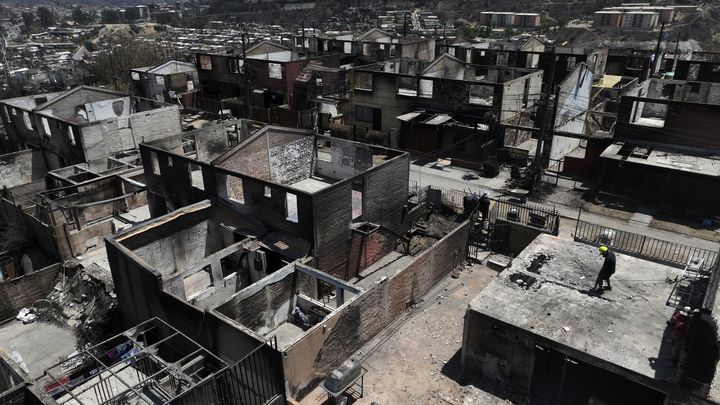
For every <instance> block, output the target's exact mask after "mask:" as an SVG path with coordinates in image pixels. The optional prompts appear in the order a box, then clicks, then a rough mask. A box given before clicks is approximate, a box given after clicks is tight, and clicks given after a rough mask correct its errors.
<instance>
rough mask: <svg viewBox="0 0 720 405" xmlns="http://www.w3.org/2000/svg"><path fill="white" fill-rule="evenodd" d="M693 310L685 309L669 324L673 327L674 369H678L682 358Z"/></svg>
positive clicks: (674, 315) (672, 360)
mask: <svg viewBox="0 0 720 405" xmlns="http://www.w3.org/2000/svg"><path fill="white" fill-rule="evenodd" d="M691 313H692V308H690V307H685V308H683V309H682V310H681V311H678V312H676V313H674V314H673V316H672V318H670V320H669V321H668V322H667V324H668V325H670V326H671V327H672V345H673V351H672V358H671V359H670V364H671V365H672V366H673V367H677V366H678V364H679V363H680V356H681V354H682V351H683V346H685V340H686V338H687V334H688V326H689V322H690V314H691Z"/></svg>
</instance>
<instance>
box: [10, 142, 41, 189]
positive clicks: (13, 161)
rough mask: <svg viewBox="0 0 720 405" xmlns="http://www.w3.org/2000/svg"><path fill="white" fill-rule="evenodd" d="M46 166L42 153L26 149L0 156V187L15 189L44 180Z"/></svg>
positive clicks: (37, 150)
mask: <svg viewBox="0 0 720 405" xmlns="http://www.w3.org/2000/svg"><path fill="white" fill-rule="evenodd" d="M46 171H47V165H46V164H45V157H44V155H43V152H42V151H41V150H39V149H26V150H23V151H20V152H15V153H8V154H5V155H1V156H0V187H8V188H11V187H15V186H19V185H21V184H26V183H30V182H32V181H35V180H40V179H44V178H45V172H46Z"/></svg>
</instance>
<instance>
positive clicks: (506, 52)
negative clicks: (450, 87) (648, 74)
mask: <svg viewBox="0 0 720 405" xmlns="http://www.w3.org/2000/svg"><path fill="white" fill-rule="evenodd" d="M437 48H438V51H437V52H438V53H439V54H442V53H444V52H446V53H449V54H450V55H452V56H455V57H457V58H458V59H460V60H463V61H465V63H468V64H472V65H481V66H496V67H515V68H526V69H540V70H542V71H543V80H544V83H545V82H547V81H549V80H552V81H553V82H552V83H551V84H550V85H551V86H552V88H555V86H557V85H559V84H560V83H561V82H562V81H563V80H565V78H566V77H567V75H569V74H570V73H571V72H572V71H573V70H574V69H575V66H576V65H578V64H580V63H584V64H586V65H587V66H588V67H589V68H590V70H591V71H592V72H593V74H594V75H595V78H599V77H600V76H602V75H603V73H604V72H605V69H606V68H605V64H606V62H607V59H608V50H607V48H600V49H585V48H578V47H560V46H555V47H553V48H550V47H548V45H546V44H545V43H544V42H543V41H541V40H540V39H538V38H537V37H531V38H529V39H528V40H527V41H525V42H523V43H522V44H518V45H515V46H512V45H505V44H503V45H500V46H498V45H495V46H493V47H490V46H488V44H483V43H476V42H474V41H471V40H469V39H467V38H464V37H458V38H456V39H455V40H453V41H452V42H445V43H444V44H443V43H441V44H438V46H437Z"/></svg>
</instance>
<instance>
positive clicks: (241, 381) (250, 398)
mask: <svg viewBox="0 0 720 405" xmlns="http://www.w3.org/2000/svg"><path fill="white" fill-rule="evenodd" d="M275 401H277V403H285V377H284V372H283V365H282V358H281V355H280V352H278V351H277V339H273V340H270V341H268V342H266V343H263V344H262V345H260V346H258V347H257V348H256V349H255V350H253V351H252V352H251V353H250V354H248V355H247V356H245V357H244V358H243V359H242V360H240V361H238V362H237V363H235V364H234V365H232V366H229V367H226V368H225V369H223V370H222V371H220V372H218V373H216V374H215V375H213V376H212V377H210V378H208V379H207V380H205V381H204V382H203V383H202V384H199V385H198V386H196V387H195V388H194V389H192V390H190V391H188V392H186V393H185V394H184V395H182V396H179V397H177V398H175V399H174V400H173V401H172V402H171V404H172V405H195V404H215V405H235V404H243V405H265V404H269V403H274V402H275Z"/></svg>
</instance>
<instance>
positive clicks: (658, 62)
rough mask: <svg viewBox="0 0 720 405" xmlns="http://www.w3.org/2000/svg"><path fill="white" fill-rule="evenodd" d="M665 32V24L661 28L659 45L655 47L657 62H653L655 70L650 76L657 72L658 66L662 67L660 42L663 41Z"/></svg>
mask: <svg viewBox="0 0 720 405" xmlns="http://www.w3.org/2000/svg"><path fill="white" fill-rule="evenodd" d="M664 32H665V23H662V25H661V26H660V35H658V40H657V44H656V45H655V53H654V56H655V58H654V59H655V60H654V61H653V69H652V72H650V74H654V73H655V72H657V69H658V66H660V42H661V41H662V37H663V33H664Z"/></svg>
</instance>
